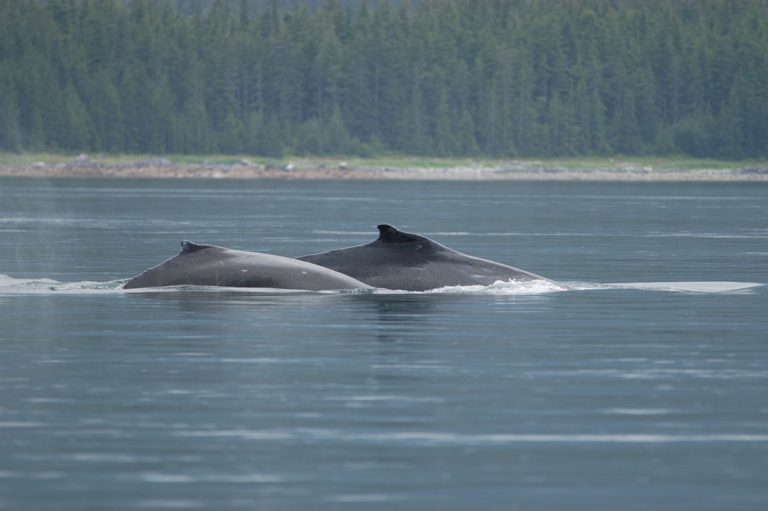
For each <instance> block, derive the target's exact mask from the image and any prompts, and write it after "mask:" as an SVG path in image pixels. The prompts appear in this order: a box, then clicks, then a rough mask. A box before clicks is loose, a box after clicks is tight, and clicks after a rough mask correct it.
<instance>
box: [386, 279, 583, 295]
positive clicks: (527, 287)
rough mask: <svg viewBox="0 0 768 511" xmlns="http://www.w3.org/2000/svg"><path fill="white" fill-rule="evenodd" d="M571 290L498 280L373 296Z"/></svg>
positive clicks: (533, 282)
mask: <svg viewBox="0 0 768 511" xmlns="http://www.w3.org/2000/svg"><path fill="white" fill-rule="evenodd" d="M568 289H569V288H568V287H567V286H565V285H563V284H558V283H556V282H552V281H550V280H543V279H542V280H527V281H517V280H509V281H503V280H497V281H496V282H494V283H493V284H490V285H487V286H482V285H476V286H445V287H439V288H436V289H428V290H426V291H402V290H397V289H374V290H373V294H378V295H387V294H427V295H430V294H442V295H453V294H458V295H539V294H544V293H556V292H560V291H567V290H568Z"/></svg>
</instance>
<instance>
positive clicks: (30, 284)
mask: <svg viewBox="0 0 768 511" xmlns="http://www.w3.org/2000/svg"><path fill="white" fill-rule="evenodd" d="M126 281H127V279H120V280H110V281H107V282H94V281H81V282H59V281H57V280H53V279H49V278H40V279H19V278H14V277H10V276H8V275H3V274H0V295H26V294H119V293H185V292H195V293H200V292H207V293H244V294H280V295H283V294H306V293H312V294H330V295H339V294H352V295H355V294H376V295H400V294H418V295H432V294H439V295H508V296H515V295H540V294H548V293H558V292H563V291H569V290H572V291H601V290H616V289H632V290H638V291H657V292H672V293H696V294H700V293H710V294H712V293H717V294H750V293H754V291H755V290H756V289H757V288H760V287H765V286H766V284H763V283H758V282H733V281H692V282H677V281H671V282H617V283H593V282H552V281H550V280H545V279H541V280H527V281H516V280H509V281H502V280H498V281H496V282H494V283H493V284H490V285H487V286H483V285H472V286H445V287H440V288H436V289H429V290H427V291H404V290H397V289H381V288H377V289H342V290H332V291H319V292H318V291H307V290H301V289H276V288H244V287H220V286H166V287H154V288H140V289H130V290H125V289H123V285H124V284H125V282H126Z"/></svg>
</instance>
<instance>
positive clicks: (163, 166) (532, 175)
mask: <svg viewBox="0 0 768 511" xmlns="http://www.w3.org/2000/svg"><path fill="white" fill-rule="evenodd" d="M0 176H16V177H39V178H92V177H104V178H132V179H136V178H139V179H144V178H154V179H328V180H334V179H335V180H342V179H348V180H443V181H670V182H674V181H713V182H765V181H768V164H764V165H744V166H732V167H714V168H713V167H711V166H702V168H695V167H693V168H691V167H682V166H676V165H664V164H662V165H648V164H644V163H638V162H633V161H632V160H621V159H616V160H612V159H605V160H604V161H603V162H601V163H599V164H590V165H581V166H580V165H578V164H576V165H574V164H568V165H564V164H562V163H560V162H557V161H546V160H542V161H538V160H508V161H497V162H493V163H492V164H488V163H477V164H475V163H472V162H466V161H461V162H458V163H457V164H456V165H445V164H444V163H442V164H441V165H439V166H429V165H419V166H408V165H407V164H406V165H404V166H402V165H398V166H387V165H380V164H375V163H373V162H372V164H368V163H367V162H366V161H365V160H358V161H355V162H351V163H347V162H344V161H320V162H318V161H312V160H304V159H297V160H296V161H292V160H286V161H284V162H279V163H261V162H255V161H252V160H250V159H248V158H242V159H239V160H237V161H234V162H226V163H222V162H215V161H213V162H209V161H202V162H200V163H180V162H174V161H172V160H170V159H166V158H147V159H136V160H118V161H115V160H114V159H109V158H101V157H98V156H95V157H92V156H89V155H87V154H80V155H79V156H76V157H73V158H71V159H68V160H65V161H57V162H51V161H35V162H31V163H30V162H22V163H0Z"/></svg>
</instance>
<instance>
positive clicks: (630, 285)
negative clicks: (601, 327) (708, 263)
mask: <svg viewBox="0 0 768 511" xmlns="http://www.w3.org/2000/svg"><path fill="white" fill-rule="evenodd" d="M765 285H766V284H761V283H759V282H732V281H691V282H676V281H672V282H616V283H607V284H595V283H590V282H569V283H568V287H569V288H570V289H573V290H577V291H590V290H606V289H636V290H640V291H664V292H671V293H723V294H748V293H752V292H754V290H755V289H756V288H760V287H764V286H765Z"/></svg>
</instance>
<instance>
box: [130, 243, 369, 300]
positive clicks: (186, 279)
mask: <svg viewBox="0 0 768 511" xmlns="http://www.w3.org/2000/svg"><path fill="white" fill-rule="evenodd" d="M182 285H190V286H225V287H253V288H276V289H303V290H308V291H323V290H333V289H365V288H368V287H369V286H367V285H366V284H363V283H362V282H360V281H358V280H355V279H354V278H352V277H349V276H347V275H342V274H341V273H338V272H336V271H333V270H331V269H328V268H324V267H322V266H317V265H314V264H311V263H308V262H305V261H298V260H296V259H291V258H289V257H281V256H277V255H272V254H262V253H260V252H245V251H242V250H232V249H229V248H224V247H217V246H213V245H198V244H196V243H192V242H190V241H182V242H181V252H179V254H178V255H176V256H174V257H172V258H171V259H168V260H167V261H165V262H164V263H162V264H159V265H158V266H155V267H154V268H150V269H148V270H147V271H145V272H143V273H141V274H140V275H137V276H136V277H134V278H132V279H131V280H129V281H128V282H127V283H126V284H125V285H124V286H123V287H124V288H125V289H135V288H146V287H161V286H182Z"/></svg>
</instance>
